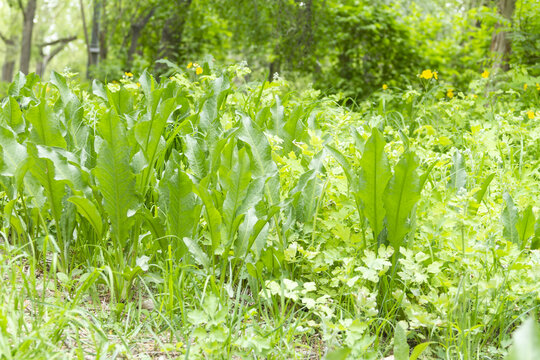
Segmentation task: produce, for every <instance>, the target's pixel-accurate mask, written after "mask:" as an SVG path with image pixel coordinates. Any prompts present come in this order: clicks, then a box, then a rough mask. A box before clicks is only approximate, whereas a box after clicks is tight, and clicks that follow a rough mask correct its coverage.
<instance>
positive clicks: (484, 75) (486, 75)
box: [482, 70, 489, 79]
mask: <svg viewBox="0 0 540 360" xmlns="http://www.w3.org/2000/svg"><path fill="white" fill-rule="evenodd" d="M482 77H483V78H484V79H487V78H488V77H489V71H487V70H484V72H483V73H482Z"/></svg>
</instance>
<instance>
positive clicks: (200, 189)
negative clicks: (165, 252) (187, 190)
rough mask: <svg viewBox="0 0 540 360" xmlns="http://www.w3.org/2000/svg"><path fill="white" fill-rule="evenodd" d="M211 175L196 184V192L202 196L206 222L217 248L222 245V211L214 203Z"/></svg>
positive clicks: (214, 247)
mask: <svg viewBox="0 0 540 360" xmlns="http://www.w3.org/2000/svg"><path fill="white" fill-rule="evenodd" d="M209 185H210V177H206V178H204V179H203V180H201V182H200V183H199V184H196V185H195V186H194V191H195V193H196V194H197V195H198V196H199V197H200V198H201V200H202V202H203V205H204V213H205V218H206V223H207V225H208V228H209V231H210V238H211V239H212V248H213V250H216V249H217V248H218V247H219V246H220V245H221V226H222V223H223V221H222V218H221V213H220V212H219V210H218V209H217V208H216V206H215V205H214V202H213V201H212V196H211V194H210V191H209V190H210V186H209Z"/></svg>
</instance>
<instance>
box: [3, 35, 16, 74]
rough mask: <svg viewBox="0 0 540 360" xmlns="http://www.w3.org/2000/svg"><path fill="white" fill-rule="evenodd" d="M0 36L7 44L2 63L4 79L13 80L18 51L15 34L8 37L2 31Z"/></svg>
mask: <svg viewBox="0 0 540 360" xmlns="http://www.w3.org/2000/svg"><path fill="white" fill-rule="evenodd" d="M0 38H1V39H2V40H3V41H4V44H5V46H6V52H5V55H4V62H3V64H2V81H6V82H11V81H12V80H13V72H14V71H15V60H16V55H15V54H16V53H17V49H16V48H17V46H16V40H15V39H16V38H15V36H14V35H12V36H11V37H6V36H4V35H3V34H1V33H0Z"/></svg>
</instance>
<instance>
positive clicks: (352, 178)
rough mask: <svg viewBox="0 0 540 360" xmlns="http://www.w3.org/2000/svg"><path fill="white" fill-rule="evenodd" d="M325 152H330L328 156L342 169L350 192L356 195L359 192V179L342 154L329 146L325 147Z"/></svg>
mask: <svg viewBox="0 0 540 360" xmlns="http://www.w3.org/2000/svg"><path fill="white" fill-rule="evenodd" d="M326 150H327V151H328V152H330V154H331V155H332V156H333V157H334V159H336V161H337V162H338V164H339V165H340V166H341V167H342V168H343V171H344V172H345V176H347V181H348V182H349V187H350V188H351V190H352V192H353V193H357V192H358V191H359V186H358V185H359V179H358V176H357V175H356V174H355V171H354V169H353V168H352V166H351V164H350V163H349V161H348V160H347V158H346V157H345V156H343V154H342V153H341V152H339V150H337V149H336V148H334V147H332V146H330V145H326Z"/></svg>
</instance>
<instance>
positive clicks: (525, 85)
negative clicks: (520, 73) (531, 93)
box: [523, 83, 529, 91]
mask: <svg viewBox="0 0 540 360" xmlns="http://www.w3.org/2000/svg"><path fill="white" fill-rule="evenodd" d="M528 86H529V85H527V83H525V84H523V90H524V91H526V90H527V87H528Z"/></svg>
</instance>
